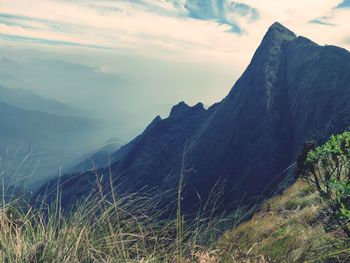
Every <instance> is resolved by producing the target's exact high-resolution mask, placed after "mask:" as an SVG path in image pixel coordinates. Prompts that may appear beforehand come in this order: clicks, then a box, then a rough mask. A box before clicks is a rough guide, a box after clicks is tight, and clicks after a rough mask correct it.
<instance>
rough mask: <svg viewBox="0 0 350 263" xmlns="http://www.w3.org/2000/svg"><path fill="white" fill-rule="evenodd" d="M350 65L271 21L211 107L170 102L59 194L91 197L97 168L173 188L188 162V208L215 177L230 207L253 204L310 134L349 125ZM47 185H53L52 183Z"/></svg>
mask: <svg viewBox="0 0 350 263" xmlns="http://www.w3.org/2000/svg"><path fill="white" fill-rule="evenodd" d="M349 72H350V53H349V52H348V51H347V50H345V49H342V48H339V47H335V46H319V45H317V44H316V43H314V42H312V41H311V40H309V39H307V38H305V37H298V36H296V35H295V34H294V33H293V32H291V31H290V30H288V29H287V28H285V27H284V26H282V25H281V24H279V23H275V24H273V25H272V26H271V27H270V28H269V30H268V32H267V33H266V35H265V36H264V38H263V40H262V43H261V44H260V46H259V47H258V49H257V51H256V52H255V54H254V56H253V59H252V61H251V62H250V64H249V66H248V68H247V69H246V70H245V72H244V73H243V75H242V76H241V77H240V78H239V79H238V81H237V82H236V83H235V85H234V86H233V88H232V90H231V91H230V93H229V94H228V95H227V96H226V97H225V98H224V99H223V100H222V101H221V102H220V103H217V104H215V105H213V106H211V107H209V108H208V109H207V110H206V109H204V107H203V105H202V104H200V103H199V104H197V105H195V106H193V107H190V106H188V105H186V104H185V103H184V102H181V103H179V104H178V105H176V106H174V107H173V108H172V110H171V113H170V115H169V117H168V118H166V119H161V118H160V117H157V118H155V119H154V120H153V122H152V123H151V124H150V125H149V126H148V127H147V128H146V129H145V131H144V132H143V133H142V134H141V135H139V136H138V137H136V138H135V139H134V140H133V141H131V142H130V143H129V144H126V145H125V146H123V147H121V148H120V150H118V151H117V152H116V153H114V155H115V156H118V158H115V159H114V162H113V163H112V164H111V166H110V167H106V168H100V169H98V170H97V171H96V172H92V171H87V172H85V173H82V174H76V173H75V174H67V175H65V176H64V177H63V178H61V182H63V183H62V191H63V192H62V199H63V202H64V203H65V204H69V203H70V202H71V200H73V199H74V198H79V197H81V196H84V195H88V194H89V193H90V192H91V191H92V190H93V189H94V188H93V185H94V182H95V180H96V174H100V175H101V177H102V179H101V180H102V182H105V183H106V184H107V183H108V178H107V176H102V175H107V174H109V173H111V174H112V176H113V178H114V180H115V182H114V183H115V185H117V186H118V187H119V191H120V192H122V193H123V192H124V193H126V192H130V191H139V190H141V189H142V190H150V189H153V191H157V192H167V191H169V190H173V191H175V190H176V188H177V185H178V181H179V176H180V173H181V171H182V169H183V168H184V170H185V171H186V172H185V178H184V182H185V186H184V195H183V208H185V209H188V211H191V210H192V209H193V208H194V207H196V205H197V204H198V203H200V202H203V201H205V200H206V199H207V198H208V197H209V196H210V194H211V193H212V189H213V188H214V187H215V185H221V186H220V191H222V193H223V197H222V201H223V204H224V206H225V208H227V209H229V210H230V209H234V208H235V207H237V206H238V205H241V204H252V203H254V202H256V200H259V199H260V198H263V197H265V196H266V195H268V194H269V192H268V191H267V190H268V189H269V187H271V186H272V185H274V184H277V183H279V182H281V181H282V180H283V179H284V178H285V177H286V176H287V175H286V174H285V173H284V172H283V171H284V170H285V169H286V168H287V167H289V166H290V165H291V164H293V163H294V162H295V160H296V157H297V155H298V152H299V151H300V149H301V146H302V144H303V142H304V141H305V140H310V139H315V140H317V141H319V142H322V141H324V140H325V139H326V138H327V137H329V136H330V135H331V134H333V133H338V132H341V131H343V130H345V129H347V128H348V127H349V125H350V104H349V101H350V74H349ZM183 160H184V162H183ZM103 180H104V181H103ZM65 182H67V183H65ZM47 187H49V188H52V189H51V190H53V189H55V188H56V181H55V180H53V181H51V182H50V183H49V185H48V186H44V187H43V189H47ZM170 201H171V199H168V200H164V202H170Z"/></svg>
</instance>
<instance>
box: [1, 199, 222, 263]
mask: <svg viewBox="0 0 350 263" xmlns="http://www.w3.org/2000/svg"><path fill="white" fill-rule="evenodd" d="M20 207H22V206H21V204H20V200H15V201H12V202H10V203H8V204H6V205H3V206H2V207H1V208H0V226H1V228H0V262H32V263H34V262H217V258H216V256H215V255H214V252H213V253H211V252H208V251H211V249H210V246H209V245H208V244H212V243H213V242H212V241H213V240H215V239H216V238H217V236H218V235H219V234H220V231H219V230H218V229H217V227H218V226H219V224H220V220H215V219H213V218H212V219H210V220H206V219H205V218H199V217H198V218H197V219H195V220H193V221H191V224H189V223H185V222H184V220H183V217H182V216H180V217H179V218H177V219H174V220H165V219H162V214H161V213H160V212H158V211H156V210H154V207H156V204H155V203H154V201H152V199H150V198H149V197H146V196H144V197H140V196H139V195H136V194H135V195H128V196H127V197H123V198H119V199H117V198H115V199H113V200H112V201H109V200H107V198H103V197H99V198H97V197H95V198H92V199H91V200H85V202H84V204H83V203H81V204H79V205H77V208H76V209H75V210H74V212H73V213H69V214H64V213H63V211H62V210H61V209H60V208H59V207H51V208H48V207H46V208H45V207H44V206H42V207H40V208H28V207H27V208H20Z"/></svg>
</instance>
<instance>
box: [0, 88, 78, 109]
mask: <svg viewBox="0 0 350 263" xmlns="http://www.w3.org/2000/svg"><path fill="white" fill-rule="evenodd" d="M0 101H1V102H4V103H7V104H9V105H12V106H14V107H17V108H22V109H25V110H31V111H42V112H47V113H52V114H57V115H75V116H80V115H82V113H81V112H79V111H78V110H76V109H74V108H72V107H70V106H67V105H65V104H63V103H60V102H58V101H56V100H52V99H45V98H42V97H40V96H39V95H37V94H36V93H35V92H33V91H30V90H23V89H16V88H7V87H4V86H1V85H0Z"/></svg>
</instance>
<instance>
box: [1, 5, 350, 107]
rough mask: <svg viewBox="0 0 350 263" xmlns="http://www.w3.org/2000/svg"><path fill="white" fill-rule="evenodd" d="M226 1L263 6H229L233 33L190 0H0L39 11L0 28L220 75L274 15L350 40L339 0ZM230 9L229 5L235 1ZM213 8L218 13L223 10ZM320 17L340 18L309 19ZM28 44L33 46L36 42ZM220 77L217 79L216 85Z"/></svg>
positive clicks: (311, 33)
mask: <svg viewBox="0 0 350 263" xmlns="http://www.w3.org/2000/svg"><path fill="white" fill-rule="evenodd" d="M208 2H210V1H208ZM229 2H233V3H236V4H237V3H241V4H245V5H247V6H250V7H252V8H254V10H256V11H257V12H258V14H259V17H258V19H257V20H252V19H248V18H247V17H246V16H244V15H243V16H242V15H237V14H234V13H226V14H225V16H226V17H227V18H228V19H229V20H230V21H231V22H232V21H234V22H235V23H237V26H239V27H240V28H241V29H242V32H243V33H242V34H234V33H232V32H231V29H232V27H231V25H230V24H225V23H223V24H220V23H218V22H217V21H215V19H209V18H208V19H204V18H202V19H194V18H191V17H190V16H189V11H188V10H187V9H186V8H185V0H178V1H176V0H134V1H126V0H119V1H111V0H84V1H83V0H77V1H68V0H45V1H43V0H31V1H27V0H11V1H8V0H0V6H1V11H0V13H2V14H12V15H17V16H23V17H28V18H35V20H32V21H23V20H22V22H23V23H27V24H30V25H33V28H28V27H25V26H23V27H21V25H20V23H19V24H17V25H9V24H4V23H1V20H0V34H6V35H16V36H24V37H28V38H38V39H41V38H42V39H49V40H59V41H65V42H71V43H79V44H82V45H84V46H91V45H94V46H103V47H107V48H110V49H111V50H110V51H103V50H91V49H90V50H86V48H87V47H82V46H81V47H77V46H76V47H68V46H57V47H52V46H51V47H48V46H47V43H46V47H45V48H51V49H56V50H57V49H60V50H63V51H62V52H71V50H72V49H74V50H79V52H81V53H84V52H85V53H86V54H88V53H89V54H90V53H91V52H94V53H96V56H98V54H99V52H100V53H102V52H110V53H111V54H112V53H113V54H115V55H121V54H123V55H127V56H136V57H146V58H153V59H155V60H157V59H161V60H166V61H168V62H169V61H170V62H174V63H177V62H181V63H182V64H186V63H187V64H190V63H192V64H193V65H194V64H203V65H207V68H211V69H212V68H215V67H216V68H220V69H222V68H223V67H225V74H222V75H219V74H220V72H219V73H218V72H216V73H215V74H217V75H216V80H217V79H220V78H223V77H227V75H228V73H227V72H232V75H233V77H232V78H235V77H238V76H239V75H240V74H241V72H242V70H244V68H245V67H246V66H247V64H248V63H249V60H250V58H251V57H252V55H253V52H254V51H255V49H256V47H257V46H258V44H259V43H260V41H261V39H262V37H263V34H264V33H265V32H266V30H267V28H268V26H269V25H271V24H272V23H273V22H275V21H279V22H281V23H282V24H284V25H286V26H287V27H289V28H290V29H291V30H293V31H294V32H296V33H297V34H299V35H304V36H306V37H309V38H311V39H313V40H314V41H316V42H318V43H320V44H335V45H340V46H343V47H345V48H350V43H349V41H348V40H349V37H350V33H349V31H348V24H349V18H348V17H349V15H350V9H335V7H336V6H337V5H339V4H340V3H341V2H342V1H341V0H308V1H305V0H283V1H281V0H263V1H262V0H241V1H232V0H226V5H225V6H226V7H227V3H229ZM201 3H202V2H201ZM215 3H216V1H215V0H212V1H211V4H213V6H212V8H213V10H216V9H217V5H215ZM215 8H216V9H215ZM225 10H226V12H229V11H228V10H230V9H229V8H226V9H225ZM215 12H216V13H215V14H219V13H220V12H219V10H216V11H215ZM320 18H322V21H325V22H327V23H331V24H334V25H335V26H334V27H331V26H326V25H321V24H315V23H310V21H312V20H315V19H320ZM46 20H47V21H46ZM48 21H53V22H54V25H55V26H56V27H52V26H49V24H50V23H48ZM16 22H21V20H16ZM221 22H224V21H221ZM60 27H61V28H60ZM0 38H1V37H0ZM0 45H13V46H17V47H28V45H29V44H28V43H25V42H23V41H22V42H21V43H18V42H16V41H10V39H7V40H6V41H5V40H3V39H2V40H0ZM30 45H31V47H34V48H35V46H36V45H39V44H38V43H31V44H30ZM41 45H44V44H41ZM104 56H105V54H104ZM103 65H104V64H103ZM96 66H97V65H96ZM100 66H101V65H100ZM122 66H123V65H119V66H118V67H119V68H122ZM107 68H108V70H112V68H113V67H111V66H110V65H104V67H103V68H101V69H103V70H105V69H107ZM145 68H147V67H145ZM213 74H214V73H213ZM170 77H171V76H170ZM176 77H177V78H178V77H179V76H176ZM206 77H207V78H209V76H206ZM174 78H175V75H174ZM191 81H192V79H191ZM232 81H233V79H232V80H225V81H222V83H224V84H225V85H226V86H227V85H229V84H228V83H232ZM140 82H141V81H140ZM170 82H171V79H170ZM155 83H156V81H155ZM198 83H199V82H198ZM222 83H218V86H220V85H222ZM195 85H196V83H193V86H195ZM198 85H199V84H198ZM200 85H203V83H201V84H200ZM197 88H198V89H199V88H200V87H197ZM227 88H229V87H225V88H224V89H223V90H221V91H220V92H219V91H216V90H215V89H214V90H213V91H211V92H208V93H207V94H208V95H207V99H206V103H210V102H213V100H211V99H210V98H209V97H210V96H212V97H214V98H215V99H217V98H220V97H222V96H223V95H224V94H225V93H226V92H227ZM207 89H208V90H209V88H207ZM215 92H216V93H215ZM214 93H215V94H216V95H213V94H214ZM199 99H200V98H199Z"/></svg>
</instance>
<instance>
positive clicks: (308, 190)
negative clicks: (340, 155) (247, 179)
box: [218, 180, 350, 262]
mask: <svg viewBox="0 0 350 263" xmlns="http://www.w3.org/2000/svg"><path fill="white" fill-rule="evenodd" d="M325 210H326V204H325V203H323V202H322V199H321V198H320V196H319V194H318V193H317V191H316V190H315V189H314V187H313V186H310V185H309V184H307V183H306V182H304V181H302V180H298V181H297V182H296V183H295V184H294V185H293V186H291V187H290V188H289V189H288V190H286V192H285V193H284V194H283V195H281V196H277V197H274V198H271V199H270V200H269V201H267V202H266V203H265V204H264V206H263V207H262V209H261V210H260V211H259V212H257V213H256V214H254V216H253V217H252V218H251V219H250V220H249V221H247V222H244V223H242V224H240V225H239V226H238V227H237V228H235V229H234V230H232V231H228V232H227V233H225V234H224V235H223V236H222V237H221V238H220V240H219V241H218V249H219V250H220V251H222V253H223V254H222V262H265V261H264V260H266V262H349V260H350V246H349V240H348V239H347V237H346V235H345V234H344V233H343V232H342V230H340V229H339V228H338V229H334V230H332V231H329V232H326V231H325V222H326V215H325V214H326V212H325ZM263 259H264V260H263ZM259 260H260V261H259Z"/></svg>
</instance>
